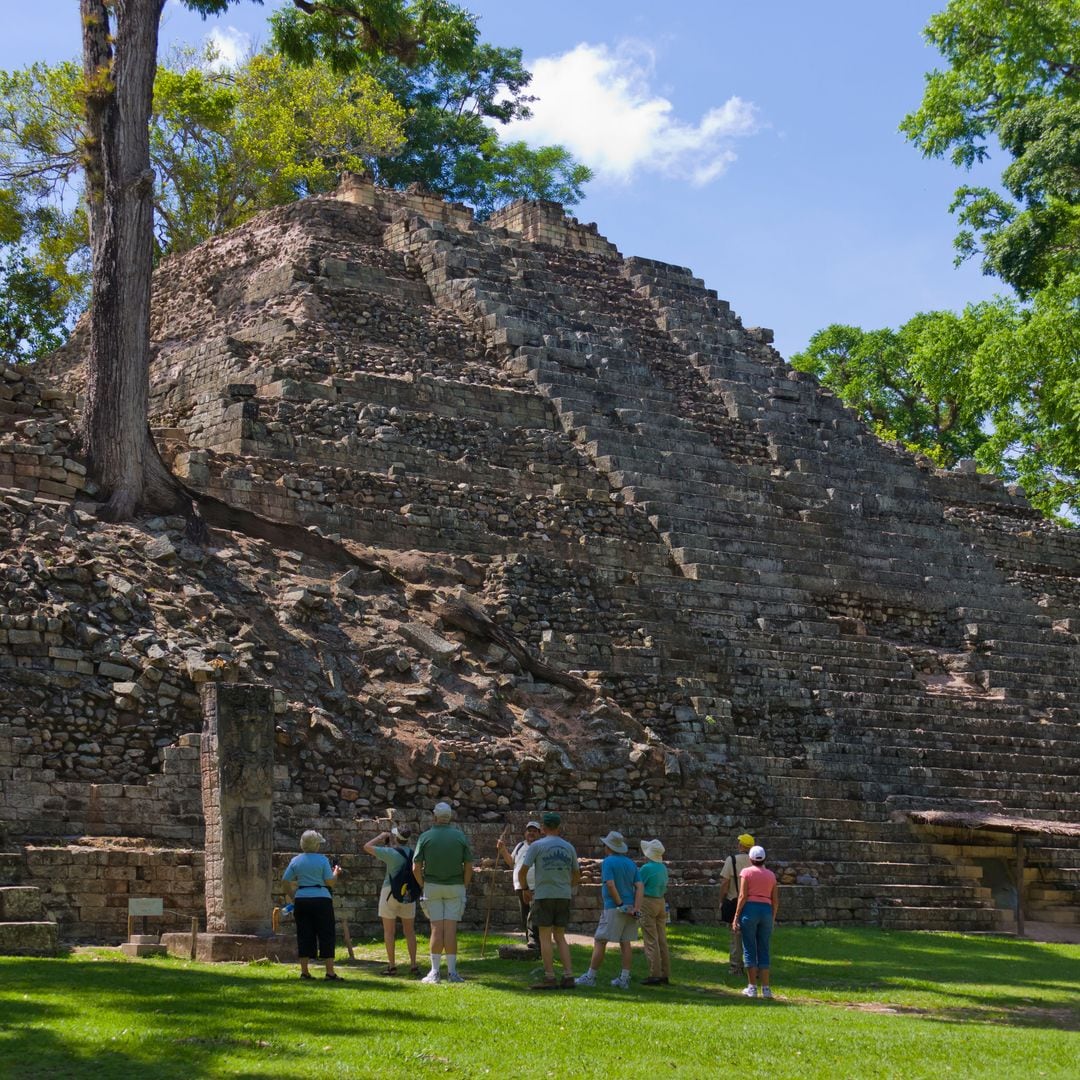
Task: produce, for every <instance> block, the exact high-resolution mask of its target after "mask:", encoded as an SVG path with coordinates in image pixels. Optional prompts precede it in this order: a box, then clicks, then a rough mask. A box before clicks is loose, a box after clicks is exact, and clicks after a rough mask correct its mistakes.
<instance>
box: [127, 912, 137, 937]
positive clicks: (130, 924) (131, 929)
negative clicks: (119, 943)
mask: <svg viewBox="0 0 1080 1080" xmlns="http://www.w3.org/2000/svg"><path fill="white" fill-rule="evenodd" d="M134 936H135V916H134V915H129V916H128V936H127V939H128V941H130V940H131V939H132V938H133V937H134Z"/></svg>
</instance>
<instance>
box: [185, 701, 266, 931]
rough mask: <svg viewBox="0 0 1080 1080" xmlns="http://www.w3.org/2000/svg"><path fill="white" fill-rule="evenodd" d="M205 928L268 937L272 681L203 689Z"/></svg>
mask: <svg viewBox="0 0 1080 1080" xmlns="http://www.w3.org/2000/svg"><path fill="white" fill-rule="evenodd" d="M202 705H203V733H202V763H201V764H202V795H203V812H204V815H205V818H206V927H207V930H209V931H210V932H211V933H228V934H269V933H270V911H271V907H272V901H271V876H272V855H273V825H272V822H273V817H272V814H273V775H274V708H273V693H272V691H271V690H270V689H269V687H265V686H245V685H239V684H227V685H217V684H208V685H206V686H204V687H203V691H202Z"/></svg>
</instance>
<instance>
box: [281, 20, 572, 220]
mask: <svg viewBox="0 0 1080 1080" xmlns="http://www.w3.org/2000/svg"><path fill="white" fill-rule="evenodd" d="M417 7H418V8H424V11H422V12H418V19H419V22H418V25H425V24H424V22H423V19H424V17H425V13H426V18H427V19H428V23H427V24H426V25H438V26H440V27H441V31H440V33H439V34H437V35H434V36H429V37H427V38H425V40H424V42H423V44H421V45H419V46H418V47H417V48H415V49H407V50H405V51H404V54H402V53H392V52H391V53H386V52H383V53H381V54H372V53H371V52H370V51H369V50H365V49H364V48H363V47H361V45H362V41H361V42H358V41H357V38H356V35H355V33H354V31H353V30H352V27H351V24H350V23H349V22H346V23H342V22H341V21H340V20H339V19H336V18H333V17H332V11H331V9H330V8H329V6H327V7H326V8H324V10H323V11H322V12H321V13H318V14H313V15H311V16H305V15H304V14H302V13H301V11H299V10H297V9H296V8H293V9H285V10H284V11H282V12H279V13H278V14H277V15H275V16H274V18H273V25H274V35H275V41H276V42H277V43H278V45H279V46H280V47H281V49H282V50H283V51H284V52H285V53H286V55H288V56H290V57H293V58H294V59H297V60H300V61H302V62H304V63H311V62H313V60H314V59H315V57H318V56H322V57H325V58H326V59H327V60H328V62H329V63H330V64H331V65H332V66H334V67H335V68H338V69H341V70H361V71H366V72H368V73H370V74H371V75H373V76H374V77H375V78H376V79H377V80H378V82H379V83H380V84H382V85H383V86H385V87H386V88H387V89H388V90H389V91H390V92H391V93H392V94H393V95H394V97H395V99H396V100H397V101H398V103H399V104H400V105H401V107H402V108H403V109H404V111H405V116H406V120H405V143H404V146H403V147H402V148H401V150H399V151H397V152H395V153H393V154H381V155H378V156H377V157H376V158H374V159H373V160H372V161H371V163H370V164H371V171H372V174H373V176H374V178H375V180H376V181H377V182H378V183H380V184H384V185H386V186H388V187H397V188H403V187H406V186H408V185H410V184H420V185H421V186H422V187H423V188H424V189H425V190H427V191H430V192H432V193H434V194H438V195H443V196H445V197H446V198H449V199H455V200H457V201H460V202H465V203H468V204H469V205H471V206H472V207H474V208H475V210H476V212H477V214H478V216H479V217H481V218H483V217H486V216H487V215H489V214H490V213H491V212H492V210H494V209H496V208H497V207H499V206H502V205H504V204H505V203H508V202H511V201H513V200H514V199H519V198H526V199H551V200H554V201H556V202H560V203H562V204H563V205H566V206H572V205H574V204H576V203H578V202H580V201H581V198H582V195H583V187H584V185H585V184H586V183H587V182H588V181H589V180H590V179H591V178H592V171H591V170H590V169H589V168H588V167H587V166H585V165H583V164H581V163H580V162H576V161H574V159H573V158H572V156H571V155H570V153H569V151H567V150H566V149H565V147H562V146H543V147H539V148H533V147H530V146H528V145H527V144H525V143H524V142H513V143H510V144H505V143H503V142H502V141H501V140H500V138H499V134H498V127H499V126H500V125H503V124H507V123H509V122H510V121H512V120H515V119H525V118H527V117H528V116H529V103H530V102H531V101H533V100H534V98H532V97H530V96H529V94H528V86H529V83H530V82H531V80H532V75H531V73H530V72H529V71H528V70H527V69H526V68H525V66H524V64H523V61H522V52H521V49H519V48H500V47H497V46H494V45H489V44H486V43H484V42H482V41H480V39H479V32H478V30H477V26H476V20H475V18H474V17H473V16H472V15H470V14H469V13H468V12H466V11H465V10H464V9H463V8H458V7H456V6H455V5H452V4H446V3H442V2H441V0H440V2H438V3H433V4H431V5H417Z"/></svg>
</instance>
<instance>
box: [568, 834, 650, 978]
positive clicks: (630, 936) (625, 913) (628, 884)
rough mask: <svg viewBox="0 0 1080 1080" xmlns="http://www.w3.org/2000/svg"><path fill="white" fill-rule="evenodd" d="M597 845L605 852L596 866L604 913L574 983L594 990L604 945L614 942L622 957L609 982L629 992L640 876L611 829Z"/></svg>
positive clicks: (621, 836)
mask: <svg viewBox="0 0 1080 1080" xmlns="http://www.w3.org/2000/svg"><path fill="white" fill-rule="evenodd" d="M600 843H601V845H602V846H603V848H604V852H605V857H604V861H603V862H602V863H601V864H600V895H601V897H602V898H603V901H604V909H603V911H602V912H601V913H600V922H599V924H598V925H597V927H596V934H595V935H594V937H593V953H592V960H591V961H590V962H589V970H588V971H586V972H585V974H584V975H579V976H578V978H577V980H576V981H577V985H578V986H595V985H596V973H597V972H598V971H599V970H600V965H601V964H602V963H603V962H604V953H605V952H606V951H607V945H608V942H609V941H616V942H618V944H619V951H620V953H621V955H622V971H621V972H620V974H619V975H617V976H616V977H615V978H614V979H612V980H611V985H612V986H614V987H617V988H618V989H620V990H629V989H630V959H631V956H632V955H633V953H632V945H633V942H634V941H635V940H636V939H637V934H638V927H637V914H638V912H639V911H640V909H641V898H642V895H643V886H642V883H641V874H640V873H639V872H638V868H637V866H635V865H634V860H633V859H631V858H630V857H629V856H628V855H627V854H626V853H627V851H628V850H629V849H628V848H627V846H626V841H625V840H624V839H623V835H622V833H620V832H616V831H615V830H614V829H613V830H612V831H611V832H609V833H608V834H607V836H602V837H600Z"/></svg>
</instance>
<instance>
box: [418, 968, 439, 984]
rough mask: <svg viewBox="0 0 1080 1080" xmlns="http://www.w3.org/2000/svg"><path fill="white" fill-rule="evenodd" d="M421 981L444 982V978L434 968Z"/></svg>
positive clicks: (430, 982)
mask: <svg viewBox="0 0 1080 1080" xmlns="http://www.w3.org/2000/svg"><path fill="white" fill-rule="evenodd" d="M420 981H421V982H424V983H429V984H431V985H434V984H435V983H439V982H442V979H440V978H439V973H438V972H437V971H436V970H435V969H434V968H432V969H431V971H429V972H428V973H427V974H426V975H425V976H424V977H423V978H422V979H421V980H420Z"/></svg>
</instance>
